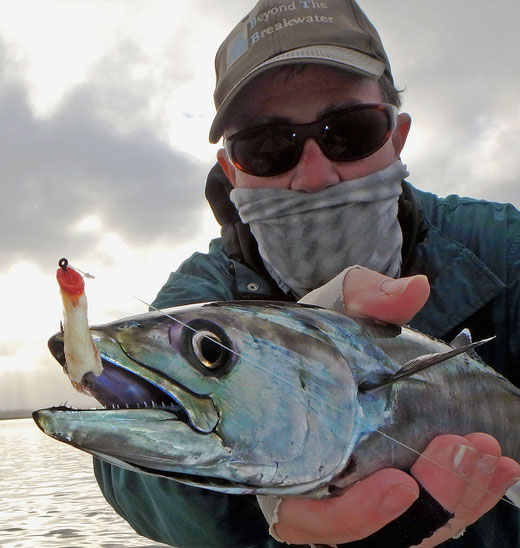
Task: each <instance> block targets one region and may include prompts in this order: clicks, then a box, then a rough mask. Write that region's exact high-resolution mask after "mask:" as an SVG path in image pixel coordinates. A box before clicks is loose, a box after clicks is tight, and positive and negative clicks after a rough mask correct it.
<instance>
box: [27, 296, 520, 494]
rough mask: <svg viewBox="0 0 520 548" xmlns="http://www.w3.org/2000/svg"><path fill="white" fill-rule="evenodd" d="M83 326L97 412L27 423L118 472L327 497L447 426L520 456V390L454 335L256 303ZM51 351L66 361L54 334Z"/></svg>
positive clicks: (45, 415)
mask: <svg viewBox="0 0 520 548" xmlns="http://www.w3.org/2000/svg"><path fill="white" fill-rule="evenodd" d="M90 334H91V337H92V339H93V340H94V342H95V344H96V347H97V349H98V352H99V355H100V357H101V361H102V372H101V373H100V374H97V372H94V371H89V372H87V373H86V374H85V375H84V376H83V378H82V380H81V384H82V385H83V387H84V388H85V390H86V391H87V392H88V393H90V394H92V395H94V396H95V398H96V399H97V400H98V401H99V403H100V404H101V405H102V406H103V407H102V408H94V409H88V410H80V409H73V408H67V407H64V406H58V407H52V408H48V409H41V410H38V411H35V412H34V414H33V418H34V420H35V422H36V424H37V425H38V426H39V428H40V429H41V430H42V431H43V432H45V433H46V434H48V435H49V436H51V437H53V438H55V439H57V440H59V441H61V442H64V443H66V444H69V445H71V446H73V447H76V448H78V449H81V450H83V451H85V452H87V453H90V454H91V455H94V456H96V457H98V458H100V459H102V460H105V461H107V462H109V463H112V464H114V465H116V466H119V467H122V468H126V469H129V470H134V471H138V472H142V473H146V474H152V475H155V476H162V477H166V478H170V479H173V480H176V481H179V482H181V483H184V484H188V485H192V486H196V487H201V488H205V489H211V490H215V491H219V492H226V493H232V494H257V495H277V496H282V497H306V498H327V497H331V496H337V495H339V494H340V493H342V492H343V491H344V490H345V489H346V488H347V487H348V486H350V485H352V484H353V483H355V482H357V481H359V480H361V479H363V478H364V477H366V476H368V475H370V474H371V473H373V472H375V471H376V470H380V469H382V468H386V467H393V468H400V469H402V470H409V468H410V467H411V465H412V464H413V462H414V461H415V460H416V458H417V453H420V452H422V451H423V450H424V449H425V448H426V446H427V445H428V443H429V442H430V441H431V440H432V439H433V438H434V437H436V436H438V435H441V434H445V433H449V434H460V435H465V434H468V433H471V432H477V431H479V432H487V433H489V434H491V435H492V436H494V437H495V438H496V439H497V440H498V441H499V443H500V444H501V446H502V452H503V455H505V456H509V457H511V458H513V459H515V460H517V461H518V460H520V436H518V432H517V430H516V429H517V425H518V424H520V390H519V389H518V388H517V387H516V386H514V385H513V384H512V383H510V382H509V381H508V380H507V379H506V378H504V377H503V376H501V375H500V374H498V373H497V372H496V371H495V370H494V369H492V368H491V367H488V366H487V365H485V364H484V363H482V362H481V361H480V359H478V357H477V356H476V354H475V353H474V350H473V349H474V348H475V347H476V346H477V345H478V344H480V342H479V343H473V342H471V341H468V340H466V339H467V336H464V335H461V337H459V338H458V339H457V340H455V341H454V342H453V345H452V346H450V345H447V344H445V343H443V342H441V341H439V340H436V339H433V338H431V337H429V336H427V335H425V334H423V333H420V332H418V331H415V330H413V329H411V328H408V327H397V326H393V325H387V324H377V323H375V322H367V321H363V322H361V321H359V320H355V319H352V318H349V317H347V316H345V315H343V314H340V313H338V312H334V311H331V310H327V309H323V308H320V307H317V306H314V305H306V304H298V303H283V302H269V301H247V302H246V301H231V302H214V303H204V304H195V305H186V306H182V307H176V308H172V309H166V310H160V311H159V310H156V311H152V312H147V313H145V314H140V315H137V316H131V317H128V318H124V319H121V320H118V321H114V322H110V323H107V324H104V325H99V326H92V327H90ZM49 348H50V351H51V353H52V354H53V355H54V357H55V358H56V359H57V361H58V362H59V363H60V364H61V365H62V366H64V367H65V355H64V349H63V333H58V334H56V335H55V336H53V337H52V338H51V339H50V340H49ZM396 441H397V442H396ZM410 448H412V449H413V451H411V450H410ZM517 504H518V502H517Z"/></svg>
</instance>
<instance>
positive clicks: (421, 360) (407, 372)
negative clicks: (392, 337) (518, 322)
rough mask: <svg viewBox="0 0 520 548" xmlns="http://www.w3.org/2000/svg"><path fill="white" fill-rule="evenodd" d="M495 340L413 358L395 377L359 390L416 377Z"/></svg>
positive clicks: (376, 387)
mask: <svg viewBox="0 0 520 548" xmlns="http://www.w3.org/2000/svg"><path fill="white" fill-rule="evenodd" d="M494 338H495V337H491V338H489V339H483V340H481V341H477V342H472V343H469V344H465V345H463V346H459V347H458V348H450V349H449V350H446V351H445V352H436V353H435V354H423V355H422V356H418V357H417V358H413V359H412V360H410V361H408V362H406V363H405V364H404V365H403V366H402V367H401V369H399V371H397V372H396V373H394V374H393V375H390V376H389V377H387V378H386V379H384V380H381V381H380V382H378V383H375V384H370V383H368V382H365V383H363V384H362V385H361V386H360V387H359V390H360V391H361V392H363V393H366V392H371V391H372V390H377V389H378V388H382V387H384V386H388V385H390V384H393V383H394V382H397V381H401V380H403V379H406V378H407V377H411V376H412V375H416V374H417V373H420V372H421V371H424V370H425V369H428V368H429V367H432V366H434V365H437V364H438V363H442V362H444V361H446V360H449V359H450V358H453V357H455V356H458V355H459V354H464V353H468V352H469V351H471V350H473V349H474V348H476V347H477V346H480V345H481V344H485V343H487V342H489V341H491V340H493V339H494Z"/></svg>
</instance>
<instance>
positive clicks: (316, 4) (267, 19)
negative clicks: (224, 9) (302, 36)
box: [227, 0, 334, 67]
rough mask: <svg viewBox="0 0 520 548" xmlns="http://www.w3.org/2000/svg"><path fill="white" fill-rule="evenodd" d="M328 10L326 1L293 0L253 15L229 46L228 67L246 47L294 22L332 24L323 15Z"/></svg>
mask: <svg viewBox="0 0 520 548" xmlns="http://www.w3.org/2000/svg"><path fill="white" fill-rule="evenodd" d="M327 9H328V5H327V2H321V1H319V0H298V1H297V0H292V1H291V2H289V3H287V4H279V5H277V6H273V7H272V8H269V9H267V10H265V11H263V12H261V13H259V14H257V15H256V16H251V17H249V18H248V19H247V20H246V21H245V22H244V24H243V25H242V27H241V28H240V29H239V30H238V31H237V36H236V37H235V40H233V42H231V44H230V45H229V46H228V51H227V66H228V67H230V66H231V65H232V64H233V63H234V62H235V61H236V60H237V59H238V58H239V57H241V56H242V54H244V53H245V52H246V51H247V48H248V47H250V46H254V45H255V44H256V43H258V42H259V41H261V40H262V39H263V38H265V37H266V36H269V35H272V34H274V33H276V32H280V31H283V30H284V29H287V28H289V27H292V26H294V25H301V24H316V23H318V24H319V23H328V24H331V23H334V17H333V16H331V15H324V14H323V10H327ZM304 10H308V11H304ZM294 12H297V14H296V13H294Z"/></svg>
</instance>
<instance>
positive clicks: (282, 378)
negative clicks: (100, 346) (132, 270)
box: [134, 296, 340, 411]
mask: <svg viewBox="0 0 520 548" xmlns="http://www.w3.org/2000/svg"><path fill="white" fill-rule="evenodd" d="M134 299H137V300H138V301H140V302H142V303H143V304H144V305H146V306H148V307H149V308H151V309H152V310H154V311H155V312H160V313H161V314H162V315H163V316H165V317H166V318H168V319H170V320H173V321H174V322H176V323H178V324H179V325H181V326H182V327H185V328H186V329H189V330H190V331H193V333H196V334H197V335H200V336H201V337H204V338H206V339H208V340H210V341H212V342H214V343H215V344H217V345H218V346H220V347H221V348H224V350H227V351H228V352H231V354H234V355H235V356H237V358H240V359H241V360H244V361H245V362H248V363H250V364H251V365H254V366H255V367H256V368H257V369H260V370H261V371H264V372H267V373H274V375H275V376H276V377H277V379H278V380H279V381H281V382H282V383H283V384H285V385H287V386H289V387H292V384H291V382H290V381H288V380H287V379H285V378H284V377H283V376H282V375H281V374H279V373H278V371H270V370H269V369H268V368H267V367H262V366H261V365H260V364H259V363H258V362H256V361H255V360H253V359H251V358H248V357H247V356H244V355H242V354H240V353H239V352H236V351H235V350H233V349H232V348H229V347H227V346H226V345H224V344H222V343H221V342H220V341H219V340H217V339H216V338H214V337H211V336H210V335H207V334H206V333H204V332H202V331H199V330H197V329H195V328H194V327H192V326H191V325H188V324H186V323H184V322H182V321H181V320H179V319H178V318H175V317H174V316H171V315H170V314H167V313H166V312H165V311H164V310H162V309H160V308H157V307H156V306H153V305H152V304H149V303H147V302H146V301H143V300H142V299H140V298H139V297H135V296H134ZM327 405H329V407H331V408H332V409H334V410H335V411H340V409H339V408H338V407H332V406H330V404H329V403H328V402H327Z"/></svg>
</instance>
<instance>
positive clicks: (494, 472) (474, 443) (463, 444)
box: [412, 433, 520, 547]
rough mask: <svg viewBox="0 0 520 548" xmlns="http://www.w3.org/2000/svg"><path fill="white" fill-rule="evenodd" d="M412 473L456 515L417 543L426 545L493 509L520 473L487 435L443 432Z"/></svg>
mask: <svg viewBox="0 0 520 548" xmlns="http://www.w3.org/2000/svg"><path fill="white" fill-rule="evenodd" d="M428 459H431V460H428ZM433 461H435V464H434V462H433ZM412 474H413V476H414V477H415V478H416V479H417V481H419V482H420V483H421V484H422V485H423V486H424V488H425V489H426V490H427V491H428V492H429V493H430V494H431V495H432V496H433V497H434V498H435V499H436V500H437V501H438V502H439V503H440V504H442V505H443V506H444V507H445V508H446V509H447V510H449V511H450V512H452V513H454V514H455V517H454V518H453V519H452V520H451V521H450V522H449V523H448V525H447V526H446V527H443V528H442V529H440V530H439V531H438V532H437V533H435V535H434V536H433V537H431V539H427V540H425V541H424V542H423V543H422V544H421V545H420V546H421V547H427V546H436V545H437V544H438V543H440V542H444V541H445V540H448V539H449V538H451V537H452V536H453V535H454V534H456V533H457V532H458V531H460V530H463V529H464V528H465V527H467V526H468V525H470V524H472V523H474V522H475V521H476V520H477V519H478V518H480V517H481V516H482V515H483V514H485V513H486V512H488V511H489V510H490V509H491V508H493V506H494V505H495V504H496V503H497V502H498V501H499V500H500V498H501V497H502V496H503V495H504V493H505V491H506V490H507V488H508V487H509V486H510V485H512V484H513V483H514V480H515V479H516V478H518V477H519V476H520V465H518V464H517V463H515V462H514V461H513V460H512V459H509V458H507V457H502V456H501V450H500V445H499V444H498V442H497V441H496V440H495V439H494V438H493V437H491V436H489V435H488V434H482V433H479V434H469V435H467V436H454V435H446V436H439V437H437V438H435V439H434V440H433V441H432V442H431V443H430V444H429V445H428V447H427V448H426V450H425V451H424V453H423V456H422V457H420V458H419V459H418V460H417V461H416V463H415V464H414V466H413V467H412Z"/></svg>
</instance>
